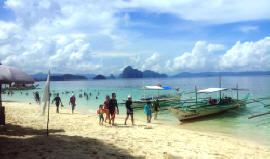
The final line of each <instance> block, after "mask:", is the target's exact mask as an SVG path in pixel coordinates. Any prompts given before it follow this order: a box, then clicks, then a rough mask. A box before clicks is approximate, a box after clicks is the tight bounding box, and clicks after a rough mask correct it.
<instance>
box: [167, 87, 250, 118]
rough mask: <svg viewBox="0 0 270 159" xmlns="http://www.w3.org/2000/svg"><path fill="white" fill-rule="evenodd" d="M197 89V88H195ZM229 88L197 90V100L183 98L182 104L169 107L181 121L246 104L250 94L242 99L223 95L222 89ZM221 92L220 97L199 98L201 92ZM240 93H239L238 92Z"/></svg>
mask: <svg viewBox="0 0 270 159" xmlns="http://www.w3.org/2000/svg"><path fill="white" fill-rule="evenodd" d="M195 89H196V88H195ZM227 90H229V89H228V88H208V89H204V90H199V91H197V89H196V92H195V93H196V99H195V100H193V99H192V100H182V101H181V105H179V106H175V107H169V108H168V109H169V110H170V111H171V112H172V113H173V114H174V116H175V117H177V118H178V120H179V121H187V120H192V119H196V118H200V117H204V116H209V115H213V114H217V113H221V112H224V111H226V110H229V109H234V108H238V107H241V106H245V105H246V103H247V100H248V97H249V94H247V95H246V97H245V98H244V99H242V100H239V99H238V96H237V99H233V98H232V97H228V96H225V97H221V92H222V91H227ZM213 92H220V97H219V99H212V98H211V97H209V98H208V99H206V98H202V99H201V100H198V98H197V96H198V94H201V93H213ZM237 94H238V93H237Z"/></svg>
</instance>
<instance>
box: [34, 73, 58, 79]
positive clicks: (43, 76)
mask: <svg viewBox="0 0 270 159" xmlns="http://www.w3.org/2000/svg"><path fill="white" fill-rule="evenodd" d="M60 75H61V74H51V76H60ZM30 76H31V77H32V78H33V79H34V80H35V81H44V80H46V79H47V76H48V74H47V73H41V72H39V73H36V74H32V75H30Z"/></svg>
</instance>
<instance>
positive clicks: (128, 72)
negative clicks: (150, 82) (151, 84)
mask: <svg viewBox="0 0 270 159" xmlns="http://www.w3.org/2000/svg"><path fill="white" fill-rule="evenodd" d="M119 77H120V78H143V73H142V72H141V71H139V70H137V69H133V68H132V67H131V66H128V67H126V68H125V69H124V70H123V72H122V73H121V74H120V76H119Z"/></svg>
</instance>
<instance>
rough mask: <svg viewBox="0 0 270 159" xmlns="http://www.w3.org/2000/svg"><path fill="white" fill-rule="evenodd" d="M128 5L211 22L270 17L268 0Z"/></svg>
mask: <svg viewBox="0 0 270 159" xmlns="http://www.w3.org/2000/svg"><path fill="white" fill-rule="evenodd" d="M118 2H119V1H118ZM120 4H122V3H120ZM126 5H127V6H128V7H131V8H132V7H133V8H143V9H145V10H146V11H149V12H156V13H171V14H175V15H177V16H179V17H180V18H182V19H186V20H191V21H206V22H209V23H231V22H239V21H249V20H261V19H270V9H269V8H270V1H268V0H257V1H250V0H242V1H234V0H204V1H197V0H187V1H179V0H166V1H160V0H147V1H145V0H134V1H128V2H127V4H126ZM122 7H123V5H122Z"/></svg>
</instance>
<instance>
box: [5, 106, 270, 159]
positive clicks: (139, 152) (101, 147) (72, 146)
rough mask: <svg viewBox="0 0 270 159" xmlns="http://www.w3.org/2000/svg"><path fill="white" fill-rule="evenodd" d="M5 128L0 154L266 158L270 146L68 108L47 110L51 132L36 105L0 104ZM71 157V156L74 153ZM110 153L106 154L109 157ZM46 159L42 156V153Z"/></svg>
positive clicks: (269, 151) (78, 156)
mask: <svg viewBox="0 0 270 159" xmlns="http://www.w3.org/2000/svg"><path fill="white" fill-rule="evenodd" d="M3 105H4V106H5V107H6V124H7V125H6V126H0V141H3V142H1V143H0V147H1V150H0V154H1V156H3V158H29V157H31V158H44V156H49V157H48V158H59V157H64V158H65V157H66V158H72V156H73V157H75V156H76V158H89V157H94V158H128V157H129V158H267V157H269V155H270V147H269V146H264V145H260V144H258V143H253V142H251V141H246V140H242V139H238V138H233V137H230V136H226V135H224V134H220V133H213V132H207V133H206V132H198V131H194V130H188V129H185V128H180V127H176V126H173V125H170V124H165V123H162V122H160V121H153V123H151V124H146V122H144V121H141V119H140V118H135V124H136V125H135V126H131V122H130V119H129V121H128V122H127V125H124V124H123V123H124V117H125V116H124V115H119V116H117V117H116V120H115V123H116V124H117V125H116V126H110V125H108V124H104V125H103V126H100V125H99V124H98V116H97V115H95V114H91V115H90V114H89V115H84V114H80V113H77V112H76V111H75V112H76V114H71V110H69V109H60V114H56V113H55V109H53V108H55V107H51V108H52V109H50V123H49V129H50V136H49V137H47V136H46V131H45V130H46V122H47V120H46V117H47V116H46V115H45V116H40V113H41V108H40V106H38V105H37V104H31V105H30V104H27V103H4V104H3ZM74 155H75V156H74ZM108 156H109V157H108ZM45 158H46V157H45Z"/></svg>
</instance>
